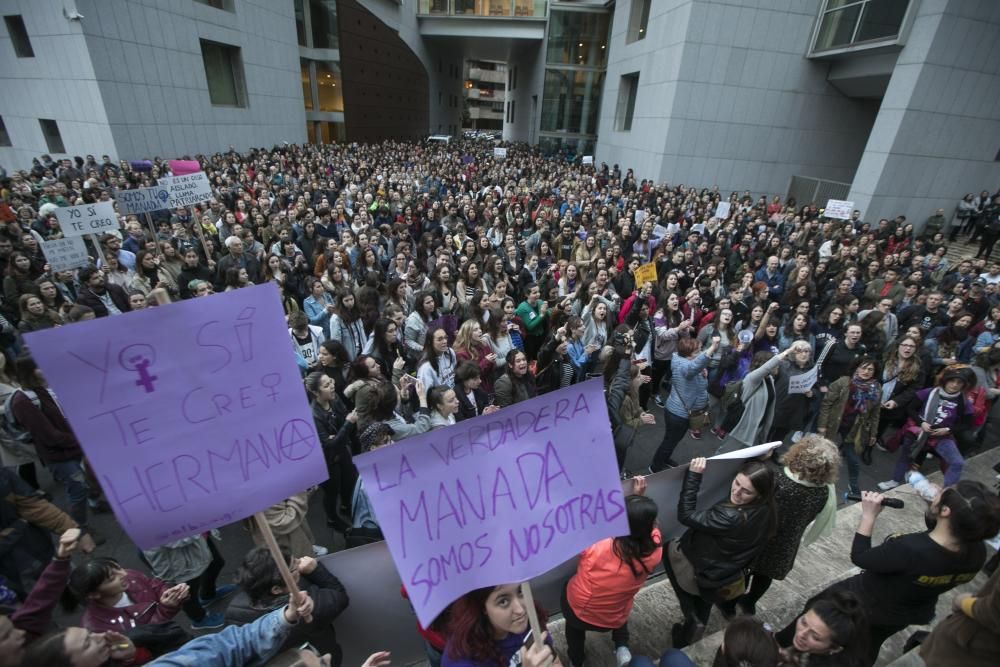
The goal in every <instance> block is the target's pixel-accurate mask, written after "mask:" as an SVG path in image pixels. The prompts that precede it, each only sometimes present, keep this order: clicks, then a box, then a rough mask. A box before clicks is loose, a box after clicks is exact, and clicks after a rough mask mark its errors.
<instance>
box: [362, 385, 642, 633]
mask: <svg viewBox="0 0 1000 667" xmlns="http://www.w3.org/2000/svg"><path fill="white" fill-rule="evenodd" d="M355 463H356V464H357V466H358V470H359V471H360V473H361V477H362V479H363V480H364V486H365V490H366V492H367V493H368V497H369V498H370V499H371V501H372V504H373V505H374V508H375V514H376V516H378V517H379V523H380V526H381V528H382V532H383V534H384V535H385V538H386V542H387V544H388V546H389V551H390V552H391V553H392V558H393V562H395V564H396V569H397V570H398V572H399V574H400V578H401V579H402V581H403V583H404V584H405V585H406V588H407V590H408V592H409V594H410V601H411V602H412V603H413V608H414V609H415V610H416V612H417V617H418V618H419V619H420V621H421V622H422V623H423V624H424V625H425V626H426V625H429V624H430V622H431V621H432V620H433V619H434V618H435V617H436V616H437V615H438V613H440V612H441V610H442V609H444V608H445V607H446V606H447V605H448V604H449V603H451V602H452V601H453V600H455V599H456V598H458V597H459V596H461V595H462V594H464V593H466V592H468V591H470V590H473V589H476V588H480V587H482V586H490V585H496V584H501V583H511V582H518V581H524V580H526V579H530V578H531V577H534V576H537V575H539V574H541V573H543V572H545V571H546V570H549V569H551V568H553V567H555V566H556V565H558V564H559V563H562V562H563V561H565V560H567V559H569V558H572V557H573V556H574V555H575V554H577V553H578V552H579V551H581V550H582V549H584V548H586V547H588V546H590V545H591V544H593V543H594V542H596V541H598V540H600V539H603V538H605V537H611V536H616V535H625V534H627V533H628V519H627V517H626V515H625V497H624V495H623V494H622V489H621V481H620V480H619V479H618V466H617V465H616V462H615V452H614V443H613V440H612V437H611V429H610V425H609V423H608V409H607V405H606V403H605V400H604V392H603V389H602V383H601V382H600V381H599V380H593V381H590V382H585V383H582V384H576V385H573V386H571V387H567V388H565V389H561V390H559V391H555V392H552V393H549V394H545V395H543V396H539V397H538V398H535V399H533V400H530V401H525V402H524V403H518V404H516V405H513V406H510V407H508V408H505V409H503V410H501V411H499V412H497V413H495V414H492V415H484V416H481V417H477V418H475V419H470V420H467V421H463V422H461V423H459V424H456V425H455V426H451V427H448V428H445V429H441V430H436V431H433V432H430V433H426V434H423V435H420V436H416V437H412V438H407V439H406V440H404V441H403V442H401V443H398V444H395V445H391V446H389V447H382V448H381V449H377V450H375V451H373V452H369V453H368V454H365V455H363V456H360V457H358V458H356V459H355Z"/></svg>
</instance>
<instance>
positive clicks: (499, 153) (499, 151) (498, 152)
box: [493, 148, 507, 160]
mask: <svg viewBox="0 0 1000 667" xmlns="http://www.w3.org/2000/svg"><path fill="white" fill-rule="evenodd" d="M493 157H495V158H497V159H498V160H504V159H506V158H507V149H506V148H494V149H493Z"/></svg>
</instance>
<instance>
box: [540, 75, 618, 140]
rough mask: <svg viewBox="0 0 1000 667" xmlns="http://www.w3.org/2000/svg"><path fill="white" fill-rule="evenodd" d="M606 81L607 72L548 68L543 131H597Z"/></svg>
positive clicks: (544, 97) (590, 132)
mask: <svg viewBox="0 0 1000 667" xmlns="http://www.w3.org/2000/svg"><path fill="white" fill-rule="evenodd" d="M603 85H604V72H594V71H590V70H555V69H548V70H545V90H544V94H543V96H542V122H541V129H542V131H543V132H569V133H573V134H593V133H596V132H597V114H598V112H599V111H600V109H599V107H600V103H601V88H602V87H603Z"/></svg>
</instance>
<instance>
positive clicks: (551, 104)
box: [0, 0, 1000, 223]
mask: <svg viewBox="0 0 1000 667" xmlns="http://www.w3.org/2000/svg"><path fill="white" fill-rule="evenodd" d="M64 5H65V6H64ZM0 10H2V14H3V17H4V23H5V28H6V30H5V31H3V32H2V33H0V65H3V66H2V67H0V86H3V90H4V91H5V94H4V95H3V96H2V97H0V163H3V164H5V165H6V166H7V167H8V168H10V167H21V166H26V164H27V163H28V162H29V160H30V158H31V157H34V156H36V155H38V154H40V153H44V152H48V153H50V154H53V156H58V155H62V154H70V155H74V154H85V153H98V152H102V153H103V152H108V153H111V154H114V156H115V157H123V158H136V157H145V156H150V155H154V154H156V155H164V156H168V155H181V154H185V153H192V152H195V151H211V150H219V149H225V148H227V147H228V146H230V145H232V146H234V147H237V148H241V149H242V148H246V147H248V146H260V145H271V144H274V143H279V142H281V141H290V142H298V141H305V140H309V141H319V142H326V141H337V140H349V141H355V140H357V141H366V140H379V139H383V138H399V137H409V138H414V137H421V136H425V135H427V134H430V133H433V134H452V135H455V134H458V133H459V132H460V131H461V129H462V127H463V122H464V121H463V115H464V114H466V113H468V115H469V116H470V117H469V118H468V121H469V122H471V121H472V120H473V119H472V118H471V115H472V109H473V108H474V107H473V100H474V99H476V100H477V101H476V103H475V107H478V109H479V110H478V111H476V112H475V113H476V114H477V115H479V117H478V118H476V119H475V120H476V121H484V122H485V121H486V120H489V121H490V122H496V121H497V120H498V118H497V117H496V116H497V115H498V114H499V115H500V119H499V120H500V127H502V132H503V136H504V138H505V139H507V140H510V141H526V142H529V143H531V144H538V145H540V146H541V147H542V148H543V149H545V150H546V151H550V152H555V151H567V152H573V153H575V154H577V155H593V156H594V158H595V161H596V162H597V163H598V164H600V163H601V162H606V163H608V164H614V163H618V164H620V165H622V166H630V167H633V168H634V169H635V172H636V174H637V175H638V176H639V177H640V178H651V179H653V180H656V181H660V182H662V181H667V182H671V183H691V184H698V185H718V186H719V187H720V188H721V189H723V190H727V191H728V190H741V191H742V190H745V189H749V190H751V191H753V192H756V193H768V194H794V195H795V196H796V197H797V198H798V199H799V200H800V201H817V202H818V203H820V204H823V203H825V200H826V199H827V198H831V197H832V198H837V199H849V200H851V201H853V202H855V205H856V206H857V208H860V209H861V210H862V211H863V212H864V214H865V217H866V219H871V218H877V217H880V216H884V215H895V214H898V213H904V214H906V215H907V216H908V217H909V218H910V219H911V220H913V221H915V222H918V223H919V222H920V221H922V220H923V219H925V217H926V216H927V215H928V214H929V212H931V211H933V210H934V209H936V208H939V207H944V208H947V209H950V208H951V207H953V206H954V203H955V201H957V198H958V197H960V196H961V195H962V194H964V193H965V192H966V191H967V190H981V189H983V188H995V187H996V186H997V185H998V184H1000V161H998V160H1000V153H998V151H1000V40H997V39H996V36H997V35H998V34H1000V2H998V1H996V0H617V1H615V0H575V1H572V0H551V1H549V2H546V1H545V0H271V1H267V0H75V4H74V2H73V0H67V2H66V3H56V2H34V1H32V0H0ZM467 62H473V63H504V64H505V70H506V80H505V81H503V82H502V88H503V97H502V107H497V106H496V103H497V96H498V90H499V87H498V85H497V84H498V83H499V82H494V81H490V84H491V85H490V86H486V84H485V83H484V82H485V81H486V79H483V78H479V79H476V78H474V77H473V76H472V71H473V70H476V71H477V76H479V77H483V76H487V77H491V78H497V76H496V74H487V73H486V72H485V70H487V69H490V68H487V67H476V68H472V67H467V66H466V63H467ZM470 82H471V83H473V86H472V87H468V83H470ZM484 90H488V91H491V93H492V95H493V98H492V101H491V102H490V103H489V108H488V109H486V108H485V107H484V97H483V91H484ZM472 91H478V93H477V94H478V98H477V97H476V96H475V95H474V94H473V93H472ZM467 101H468V110H467V109H466V107H467V104H466V102H467ZM487 116H488V118H487Z"/></svg>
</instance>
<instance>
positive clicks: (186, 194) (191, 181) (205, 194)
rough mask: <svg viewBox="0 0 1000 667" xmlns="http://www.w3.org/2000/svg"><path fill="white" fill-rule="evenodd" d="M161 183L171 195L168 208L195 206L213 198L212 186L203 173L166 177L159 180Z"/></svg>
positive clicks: (168, 199) (168, 198)
mask: <svg viewBox="0 0 1000 667" xmlns="http://www.w3.org/2000/svg"><path fill="white" fill-rule="evenodd" d="M159 183H160V185H161V186H163V187H165V188H166V189H167V192H168V193H169V197H167V206H166V208H177V207H178V206H193V205H194V204H200V203H201V202H203V201H207V200H209V199H211V198H212V185H211V183H209V182H208V176H206V175H205V172H203V171H196V172H195V173H193V174H184V175H183V176H165V177H162V178H160V179H159Z"/></svg>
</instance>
